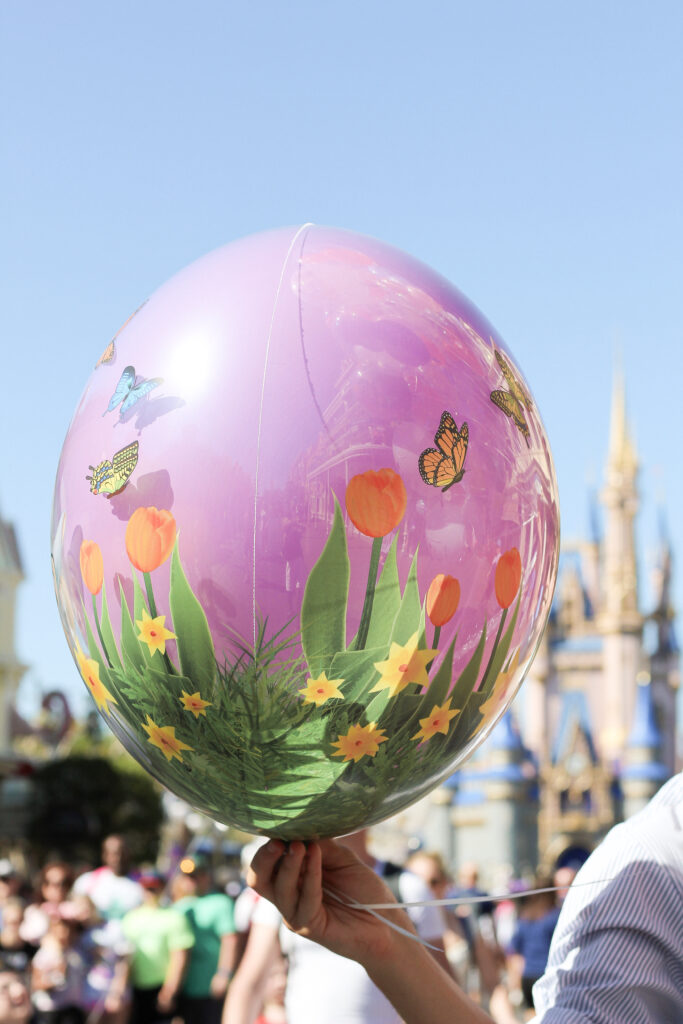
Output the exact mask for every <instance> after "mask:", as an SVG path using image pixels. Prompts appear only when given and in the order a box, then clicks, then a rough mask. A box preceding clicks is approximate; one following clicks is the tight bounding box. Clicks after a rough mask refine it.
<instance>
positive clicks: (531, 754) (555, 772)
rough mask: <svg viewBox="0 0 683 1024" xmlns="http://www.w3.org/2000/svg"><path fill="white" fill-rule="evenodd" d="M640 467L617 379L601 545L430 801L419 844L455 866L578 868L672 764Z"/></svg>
mask: <svg viewBox="0 0 683 1024" xmlns="http://www.w3.org/2000/svg"><path fill="white" fill-rule="evenodd" d="M637 474H638V463H637V457H636V451H635V446H634V444H633V441H632V438H631V433H630V430H629V424H628V421H627V416H626V402H625V396H624V386H623V381H622V379H621V377H620V376H617V378H616V380H615V386H614V395H613V404H612V412H611V424H610V436H609V450H608V457H607V465H606V471H605V483H604V488H603V490H602V493H601V496H600V500H601V504H602V508H603V522H604V532H603V535H602V537H600V536H598V533H597V530H596V531H595V535H594V536H593V537H592V538H591V539H590V540H589V541H586V542H585V543H581V544H578V545H572V546H571V547H568V548H563V552H562V556H561V560H560V574H559V578H558V584H557V590H556V593H555V600H554V603H553V609H552V613H551V617H550V621H549V623H548V627H547V629H546V631H545V634H544V637H543V640H542V642H541V646H540V648H539V651H538V653H537V655H536V658H535V660H534V662H533V664H532V666H531V669H530V671H529V675H528V676H527V679H526V681H525V682H524V684H523V686H522V690H521V692H520V694H519V695H518V697H517V698H516V700H515V702H514V704H513V706H512V708H511V709H510V710H508V711H507V713H506V714H505V715H504V717H503V718H502V720H501V721H500V722H499V723H498V725H497V726H496V728H495V729H494V731H493V732H492V734H491V736H490V737H489V739H488V740H487V741H486V743H485V744H484V745H483V747H482V748H481V750H480V751H479V752H478V754H476V755H475V756H474V758H473V759H472V760H470V761H468V762H467V763H466V764H465V765H463V767H462V769H461V770H460V771H458V772H456V773H455V774H454V775H453V776H452V777H451V778H450V779H449V780H448V781H447V783H446V784H445V785H444V786H442V787H441V788H440V789H438V790H437V791H436V792H434V793H432V794H431V796H430V797H429V798H428V800H429V801H430V803H431V806H430V809H429V812H428V813H427V814H426V815H425V817H424V819H423V821H424V825H423V830H422V831H423V835H422V839H423V841H424V842H425V844H426V845H428V846H429V847H431V848H436V849H439V850H440V851H441V852H442V854H443V855H444V857H445V859H446V861H447V862H448V863H451V864H458V863H463V862H465V861H468V862H469V861H474V862H477V863H478V864H479V865H480V867H481V868H482V869H483V870H484V872H485V873H489V874H490V873H491V872H492V871H493V869H494V868H495V867H497V866H499V865H501V864H506V865H508V866H509V867H510V869H511V870H512V871H513V872H514V874H516V875H520V874H521V873H523V872H525V871H529V870H533V869H534V868H535V867H536V866H538V865H541V866H543V867H544V868H546V869H552V868H554V867H555V866H558V865H563V864H578V863H580V862H582V861H583V860H584V859H585V857H586V856H587V854H588V853H589V852H590V851H591V850H592V849H593V848H594V847H595V846H596V845H597V843H598V842H599V841H600V839H601V838H602V837H603V836H604V835H605V833H606V832H607V831H608V830H609V829H610V828H611V826H612V825H613V824H615V823H616V822H617V821H620V820H622V819H623V818H624V817H628V816H629V815H630V814H633V813H634V812H635V811H637V810H639V809H640V808H641V807H642V806H643V805H644V804H645V803H646V802H647V801H648V800H649V799H650V797H651V796H652V795H654V793H655V792H656V791H657V789H658V788H659V787H660V786H661V784H662V783H663V782H664V781H665V780H666V779H667V778H669V777H670V776H671V775H672V774H673V773H674V772H675V771H676V768H677V765H676V749H675V743H676V737H675V726H676V691H677V688H678V654H679V652H678V647H677V644H676V638H675V634H674V626H673V619H674V613H673V608H672V604H671V564H672V561H671V550H670V546H669V544H668V541H667V540H666V538H665V537H661V538H660V551H659V556H658V563H659V564H658V569H657V581H656V589H657V600H656V602H655V607H654V609H652V610H651V611H650V612H649V613H648V614H643V613H642V612H641V610H640V605H639V595H638V573H637V566H636V543H635V530H634V520H635V516H636V513H637V511H638V504H639V499H638V491H637Z"/></svg>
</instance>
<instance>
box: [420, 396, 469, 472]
mask: <svg viewBox="0 0 683 1024" xmlns="http://www.w3.org/2000/svg"><path fill="white" fill-rule="evenodd" d="M469 439H470V432H469V428H468V426H467V424H466V423H463V425H462V427H461V428H460V430H458V428H457V425H456V422H455V420H454V419H453V417H452V416H451V414H450V413H449V412H443V413H442V414H441V420H440V422H439V429H438V430H437V432H436V434H435V435H434V444H435V445H436V448H425V450H424V451H423V452H422V454H421V455H420V458H419V460H418V467H419V470H420V476H421V477H422V479H423V480H424V482H425V483H426V484H430V485H431V486H432V487H440V488H441V489H442V491H447V490H448V488H449V487H452V486H453V484H457V483H459V482H460V480H462V478H463V476H464V475H465V470H464V469H463V466H464V465H465V455H466V454H467V442H468V441H469Z"/></svg>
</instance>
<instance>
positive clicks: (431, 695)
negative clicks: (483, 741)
mask: <svg viewBox="0 0 683 1024" xmlns="http://www.w3.org/2000/svg"><path fill="white" fill-rule="evenodd" d="M457 639H458V637H457V634H456V636H454V637H453V640H452V641H451V645H450V647H449V648H448V650H447V651H446V654H445V655H444V658H443V661H442V662H441V664H440V665H439V670H438V672H437V673H436V675H435V676H434V678H433V679H432V681H431V683H430V684H429V689H428V690H427V692H426V694H425V695H424V698H423V700H424V706H425V707H426V706H427V704H429V709H428V710H427V711H426V714H429V712H430V711H431V710H432V708H433V707H434V705H435V704H438V705H441V704H443V702H444V701H445V700H446V696H447V695H448V691H449V690H450V687H451V682H452V681H453V651H454V650H455V641H456V640H457ZM453 706H456V707H457V705H453Z"/></svg>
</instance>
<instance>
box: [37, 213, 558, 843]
mask: <svg viewBox="0 0 683 1024" xmlns="http://www.w3.org/2000/svg"><path fill="white" fill-rule="evenodd" d="M101 350H102V345H101V343H100V344H98V343H97V342H96V343H95V344H94V346H93V360H92V362H91V363H90V365H91V366H92V365H93V364H94V362H95V359H96V357H97V353H98V351H101ZM112 403H114V404H113V405H112ZM126 403H128V408H127V409H125V410H123V411H122V409H123V407H124V406H125V405H126ZM52 538H53V567H54V575H55V587H56V592H57V599H58V603H59V607H60V613H61V617H62V622H63V624H64V628H65V632H66V636H67V640H68V642H69V645H70V647H71V650H72V652H73V654H74V658H75V660H76V663H77V665H78V668H79V671H80V673H81V675H82V677H83V680H84V682H85V685H86V686H87V688H88V690H89V692H90V693H91V695H92V697H93V699H94V700H95V702H96V705H97V707H98V710H99V711H100V713H101V714H102V716H103V717H104V719H105V721H106V722H107V724H108V725H109V726H110V727H111V729H112V730H113V732H114V733H115V734H116V735H117V736H118V737H119V738H120V739H121V741H122V743H123V744H124V745H125V746H126V748H127V749H128V750H129V751H130V752H131V753H132V754H133V756H134V757H136V758H137V759H138V760H139V761H140V762H141V764H143V765H144V766H145V767H146V768H147V769H148V770H149V771H150V772H151V773H152V774H154V775H155V776H156V777H157V778H159V779H160V780H161V781H162V782H163V783H164V784H165V785H166V786H167V787H168V788H169V789H171V790H172V791H173V792H175V793H177V794H178V795H179V796H181V797H182V798H183V799H185V800H187V801H189V802H190V803H192V804H193V805H194V806H195V807H197V808H198V809H200V810H201V811H203V812H204V813H206V814H208V815H210V816H211V817H213V818H215V819H217V820H219V821H223V822H226V823H229V824H233V825H236V826H239V827H241V828H243V829H245V830H247V831H251V832H261V833H264V834H268V835H273V836H279V837H282V838H285V839H289V838H302V839H306V838H310V837H313V836H330V835H339V834H343V833H346V832H349V831H353V830H355V829H358V828H361V827H363V826H367V825H370V824H373V823H375V822H377V821H380V820H382V819H383V818H385V817H387V816H389V815H391V814H394V813H396V812H398V811H399V810H401V809H402V808H404V807H406V806H407V805H409V804H410V803H412V802H413V801H415V800H417V799H418V798H419V797H421V796H422V795H424V794H425V793H427V792H428V791H429V790H430V789H431V788H433V787H434V786H436V785H438V784H439V783H440V782H442V781H443V780H444V779H445V778H447V777H448V775H449V774H451V773H452V771H453V770H454V769H455V767H456V766H457V765H458V764H459V763H461V761H462V760H463V759H464V758H465V757H467V756H468V755H469V754H470V753H471V751H472V750H473V749H474V748H475V747H476V746H477V744H478V743H480V742H481V741H482V739H484V738H485V736H486V735H487V734H488V732H489V731H490V729H491V728H492V727H493V725H494V724H495V721H496V720H497V719H498V718H499V717H500V715H501V714H502V713H503V711H504V710H505V708H506V707H507V705H508V704H509V702H510V701H511V700H512V697H513V696H514V694H515V692H516V691H517V689H518V688H519V686H520V684H521V681H522V679H523V677H524V674H525V672H526V670H527V669H528V666H529V664H530V661H531V659H532V657H533V654H534V652H535V649H536V647H537V645H538V642H539V640H540V636H541V633H542V631H543V628H544V625H545V622H546V619H547V615H548V612H549V608H550V601H551V597H552V591H553V586H554V580H555V573H556V567H557V547H558V512H557V490H556V484H555V477H554V472H553V466H552V459H551V455H550V449H549V445H548V442H547V438H546V435H545V432H544V428H543V424H542V422H541V419H540V416H539V413H538V409H537V406H536V403H535V402H534V401H533V399H532V396H531V392H530V390H529V388H528V386H527V384H526V382H525V381H524V378H523V375H522V373H521V371H520V369H519V367H518V366H517V365H516V363H515V361H514V359H513V357H512V355H511V354H510V353H509V351H508V350H507V349H506V347H505V345H504V343H503V342H502V340H501V339H500V337H499V336H498V335H497V334H496V332H495V330H494V329H493V328H492V327H491V325H490V324H488V323H487V322H486V320H485V319H484V318H483V317H482V315H481V314H480V313H479V312H478V311H477V310H476V309H475V308H474V307H473V306H472V305H471V304H470V303H469V302H468V301H467V300H466V299H465V298H464V296H462V295H461V294H460V293H459V292H458V291H457V290H456V289H455V288H453V287H452V286H451V285H449V284H448V283H447V282H446V281H444V279H443V278H441V277H439V276H438V275H437V274H435V273H434V272H433V271H431V270H429V269H428V268H427V267H425V266H423V265H422V264H420V263H418V262H417V261H415V260H413V259H411V258H410V257H409V256H407V255H405V254H404V253H401V252H398V251H397V250H395V249H392V248H390V247H388V246H386V245H384V244H382V243H380V242H377V241H375V240H372V239H368V238H364V237H361V236H359V235H355V234H352V233H350V232H345V231H340V230H336V229H328V228H317V227H312V226H310V225H309V226H305V227H304V228H303V229H299V230H294V229H292V230H280V231H274V232H269V233H266V234H263V235H256V236H253V237H250V238H246V239H243V240H242V241H240V242H237V243H234V244H232V245H229V246H226V247H224V248H222V249H218V250H216V251H215V252H213V253H210V254H209V255H208V256H206V257H204V258H203V259H201V260H199V261H197V262H196V263H194V264H192V265H191V266H189V267H187V268H186V269H185V270H183V271H182V272H181V273H179V274H178V275H176V277H174V278H172V279H171V280H170V281H169V282H168V283H167V284H166V285H164V286H163V287H162V288H160V289H159V290H158V292H156V293H155V294H154V295H152V296H151V298H150V299H149V300H148V301H147V302H145V303H144V304H143V305H142V306H141V307H140V309H139V310H138V311H137V312H136V313H135V314H134V315H133V316H132V317H131V318H130V319H129V320H128V321H127V323H126V324H125V325H124V327H123V328H122V329H121V330H120V332H119V333H118V335H117V336H116V339H115V345H114V343H110V346H109V347H108V348H107V349H105V352H104V354H103V355H102V357H101V358H100V359H99V360H98V361H97V365H96V367H95V369H94V371H93V372H92V374H91V376H90V379H89V381H88V382H87V386H86V389H85V391H84V394H83V396H82V397H81V400H80V403H79V404H78V407H77V411H76V414H75V416H74V419H73V421H72V424H71V426H70V428H69V432H68V434H67V437H66V440H65V442H64V447H63V450H62V456H61V460H60V464H59V469H58V473H57V483H56V489H55V499H54V511H53V529H52Z"/></svg>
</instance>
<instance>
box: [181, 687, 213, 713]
mask: <svg viewBox="0 0 683 1024" xmlns="http://www.w3.org/2000/svg"><path fill="white" fill-rule="evenodd" d="M178 700H179V701H180V703H181V704H182V705H183V707H184V708H185V710H186V711H191V712H192V714H193V715H194V717H195V718H199V716H200V715H204V717H205V718H206V708H212V707H213V704H212V703H211V701H210V700H202V698H201V697H200V696H199V690H197V692H196V693H185V691H184V690H183V695H182V697H178Z"/></svg>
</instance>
